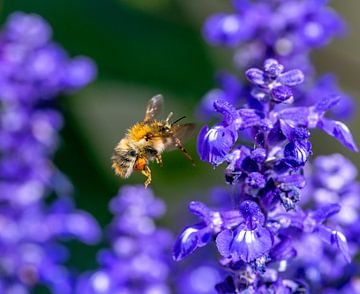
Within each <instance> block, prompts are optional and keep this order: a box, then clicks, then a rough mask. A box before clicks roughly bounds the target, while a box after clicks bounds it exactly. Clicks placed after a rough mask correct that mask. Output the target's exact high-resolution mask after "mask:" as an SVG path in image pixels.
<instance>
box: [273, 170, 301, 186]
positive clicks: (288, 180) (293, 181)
mask: <svg viewBox="0 0 360 294" xmlns="http://www.w3.org/2000/svg"><path fill="white" fill-rule="evenodd" d="M276 180H277V181H279V182H281V183H285V184H288V185H292V186H295V187H297V188H300V189H302V188H304V187H305V184H306V180H305V178H304V177H303V176H302V175H299V174H292V175H284V176H278V177H277V178H276Z"/></svg>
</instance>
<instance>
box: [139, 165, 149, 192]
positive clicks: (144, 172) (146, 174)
mask: <svg viewBox="0 0 360 294" xmlns="http://www.w3.org/2000/svg"><path fill="white" fill-rule="evenodd" d="M141 173H142V174H143V175H144V176H145V177H147V179H146V181H145V183H144V185H145V188H147V186H149V184H150V183H151V170H150V168H149V167H148V166H147V165H146V166H145V168H144V169H143V170H142V171H141Z"/></svg>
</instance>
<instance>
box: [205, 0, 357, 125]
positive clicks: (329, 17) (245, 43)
mask: <svg viewBox="0 0 360 294" xmlns="http://www.w3.org/2000/svg"><path fill="white" fill-rule="evenodd" d="M231 3H232V7H233V12H229V13H216V14H214V15H212V16H210V17H209V18H208V19H207V21H206V22H205V24H204V29H203V34H204V37H205V39H206V40H207V41H208V42H209V43H210V44H211V45H213V46H223V47H226V48H230V49H232V50H233V51H234V55H233V63H234V65H235V68H237V69H239V70H240V71H241V72H242V71H244V70H245V69H246V68H249V67H259V66H261V63H262V62H263V60H266V59H268V58H275V59H276V60H278V61H279V62H280V63H281V64H283V65H284V66H285V67H287V68H299V69H301V70H302V71H303V72H304V73H305V74H306V76H307V82H306V83H305V84H303V85H302V86H300V87H298V88H297V96H296V101H295V103H296V104H297V105H306V106H309V105H311V104H314V103H315V102H316V101H317V100H318V97H319V96H320V97H323V96H329V95H336V96H341V101H340V103H339V106H338V107H337V108H336V109H335V110H333V111H331V112H332V115H334V116H335V117H336V118H341V119H344V118H349V117H350V116H351V115H352V114H353V113H354V107H355V103H354V102H353V100H352V98H351V97H350V96H348V95H345V94H344V93H342V91H341V90H340V89H339V88H338V87H337V86H336V84H337V82H336V78H335V77H334V76H333V75H330V74H326V75H324V76H321V77H320V78H318V79H316V77H315V69H314V67H313V65H312V63H311V60H310V53H311V52H312V50H314V49H317V48H320V47H323V46H325V45H327V44H328V43H329V42H330V41H331V40H332V39H333V38H335V37H339V36H343V35H344V34H345V32H346V26H345V24H344V21H343V20H342V19H341V17H340V16H339V15H338V14H337V13H336V12H335V11H334V10H333V9H332V8H331V7H329V5H328V4H329V1H317V0H288V1H278V0H245V1H244V0H232V1H231ZM217 82H218V87H219V88H217V89H214V90H211V91H209V92H208V93H207V94H206V95H205V97H204V98H203V102H202V103H201V106H200V111H201V114H202V116H205V118H206V117H209V116H210V115H213V112H212V104H213V102H214V100H216V99H219V98H221V99H224V100H226V101H228V102H230V103H232V104H233V105H235V106H238V105H240V104H241V103H242V102H243V101H242V99H244V98H245V99H247V98H248V97H247V95H246V93H247V91H248V89H247V88H246V86H245V85H243V84H242V83H241V82H240V81H239V80H238V78H237V77H236V76H235V75H232V74H230V73H228V72H227V71H222V72H220V73H219V74H218V76H217ZM278 90H281V89H278ZM279 94H280V93H279ZM282 94H283V95H285V96H286V95H287V93H282Z"/></svg>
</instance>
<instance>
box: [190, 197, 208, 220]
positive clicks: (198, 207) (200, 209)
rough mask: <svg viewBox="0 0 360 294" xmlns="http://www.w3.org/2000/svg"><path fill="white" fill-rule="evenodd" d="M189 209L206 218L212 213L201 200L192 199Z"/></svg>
mask: <svg viewBox="0 0 360 294" xmlns="http://www.w3.org/2000/svg"><path fill="white" fill-rule="evenodd" d="M189 210H190V211H191V213H192V214H194V215H196V216H199V217H201V218H203V219H204V218H206V217H207V216H208V215H209V213H210V209H209V208H208V207H207V206H206V205H205V204H204V203H202V202H199V201H191V202H190V204H189Z"/></svg>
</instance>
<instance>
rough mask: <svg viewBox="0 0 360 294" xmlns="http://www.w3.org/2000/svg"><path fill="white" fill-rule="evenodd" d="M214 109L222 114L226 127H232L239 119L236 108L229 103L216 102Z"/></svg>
mask: <svg viewBox="0 0 360 294" xmlns="http://www.w3.org/2000/svg"><path fill="white" fill-rule="evenodd" d="M214 108H215V110H216V111H217V112H219V113H221V114H222V115H223V116H224V121H223V122H224V124H225V125H226V126H228V125H231V124H232V123H233V121H235V120H237V119H238V118H239V115H238V113H237V112H236V109H235V107H234V106H232V105H231V104H230V103H229V102H227V101H224V100H215V102H214Z"/></svg>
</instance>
